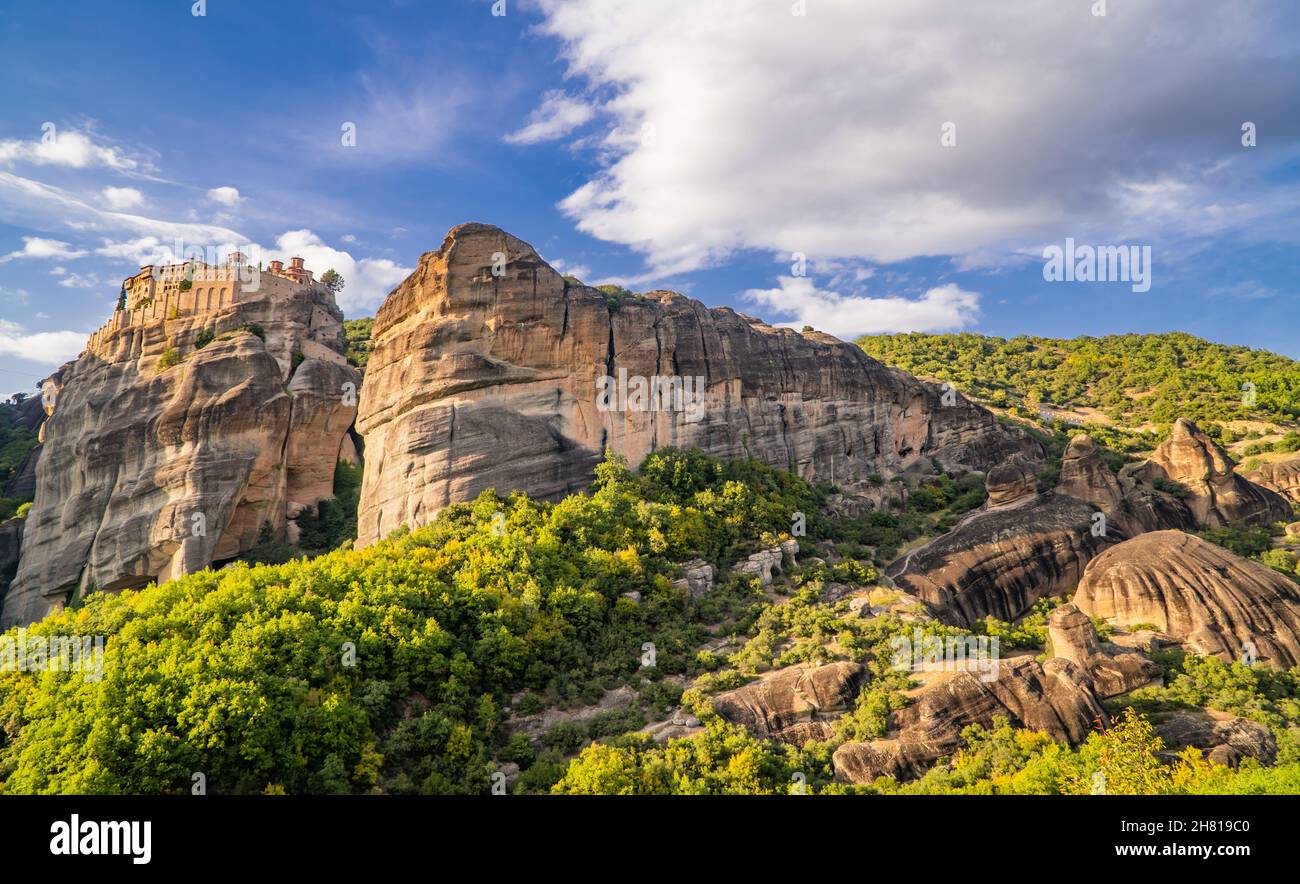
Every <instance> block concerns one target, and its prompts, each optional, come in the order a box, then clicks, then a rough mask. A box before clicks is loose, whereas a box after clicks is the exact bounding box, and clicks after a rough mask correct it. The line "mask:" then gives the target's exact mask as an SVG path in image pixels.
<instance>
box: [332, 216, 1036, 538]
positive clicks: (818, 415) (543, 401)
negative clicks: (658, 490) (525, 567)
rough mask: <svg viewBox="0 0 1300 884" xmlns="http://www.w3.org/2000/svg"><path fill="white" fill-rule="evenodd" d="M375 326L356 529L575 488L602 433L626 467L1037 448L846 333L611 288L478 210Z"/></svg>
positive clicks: (414, 522)
mask: <svg viewBox="0 0 1300 884" xmlns="http://www.w3.org/2000/svg"><path fill="white" fill-rule="evenodd" d="M373 341H374V349H373V352H372V353H371V355H370V358H369V361H368V363H367V366H366V376H365V382H364V391H363V395H362V398H361V413H360V415H359V416H358V421H357V427H358V429H359V430H360V432H361V433H362V435H364V436H365V439H366V445H367V447H368V448H369V449H370V450H373V451H382V452H383V457H382V459H372V460H371V461H370V462H369V463H368V465H367V469H366V472H365V478H364V482H363V487H362V493H361V506H360V509H359V513H358V520H359V526H358V532H359V540H358V542H359V543H360V544H362V545H364V544H367V543H371V542H374V541H375V540H377V539H379V538H381V537H383V536H385V535H387V534H388V533H389V532H391V531H393V530H394V529H396V528H398V527H399V526H402V525H407V526H410V527H415V526H418V525H420V524H424V523H426V522H428V521H429V520H430V519H432V518H433V516H434V515H435V514H436V513H437V512H438V510H440V509H442V508H443V507H445V506H447V505H448V504H450V503H454V502H457V501H464V500H468V499H472V498H473V497H475V496H476V495H477V494H478V493H479V492H481V491H483V490H484V489H486V488H496V489H497V491H498V492H501V493H505V492H508V491H512V490H520V491H524V492H527V493H528V494H530V495H531V496H533V497H538V498H556V497H559V496H562V495H565V494H568V493H571V492H574V491H577V490H580V489H582V488H584V487H586V486H587V485H588V484H589V483H590V482H591V480H592V477H593V470H594V468H595V466H596V464H597V463H598V462H599V460H600V458H601V457H602V453H603V452H604V451H605V450H606V449H609V450H612V451H613V452H615V453H618V454H621V455H624V456H625V457H626V458H627V460H628V461H629V463H631V464H632V465H634V466H635V465H637V464H639V463H640V462H641V460H642V459H643V458H644V457H645V456H646V455H647V454H649V453H650V452H652V451H655V450H656V449H660V448H665V447H668V446H676V447H681V448H698V449H701V450H703V451H704V452H706V453H708V454H711V455H715V456H719V457H744V456H746V455H752V456H754V457H756V458H759V459H761V460H763V461H765V462H767V463H769V464H773V465H776V466H779V467H781V468H782V469H785V468H789V469H792V470H795V471H797V472H798V474H799V475H801V476H804V477H805V478H808V479H812V480H814V481H817V482H827V483H833V484H835V485H839V486H842V487H844V488H846V489H849V490H853V489H854V488H855V487H857V486H859V485H863V486H866V485H868V484H869V483H868V481H867V480H868V478H869V477H871V476H872V475H873V474H875V475H877V476H884V477H890V476H893V475H897V474H898V473H900V472H901V471H903V470H905V469H907V468H909V467H914V466H916V465H918V464H923V465H926V466H928V465H929V464H930V463H931V462H938V463H939V464H941V465H943V466H944V468H945V469H960V468H971V469H978V470H981V471H982V470H986V469H988V468H989V467H991V466H992V465H994V464H996V463H999V462H1001V461H1003V460H1005V459H1006V458H1008V457H1010V456H1011V455H1012V454H1015V453H1024V454H1026V455H1028V456H1029V457H1030V458H1031V459H1032V458H1041V448H1040V446H1038V444H1037V443H1035V442H1033V441H1032V440H1031V439H1029V437H1028V436H1026V435H1025V434H1023V433H1022V432H1020V431H1016V430H1009V429H1005V428H1003V427H1002V426H1000V425H999V424H998V422H997V420H996V419H995V418H994V417H993V415H992V414H990V413H989V412H987V411H985V410H984V409H981V408H979V407H977V406H975V405H972V404H971V403H969V402H967V401H966V400H965V399H963V398H961V397H959V396H958V397H952V396H951V395H945V394H943V393H941V392H940V391H939V390H938V389H936V388H933V387H931V386H928V385H926V384H923V383H921V382H919V381H917V380H916V379H915V378H912V377H911V376H909V375H906V374H904V373H902V372H900V371H896V370H894V369H890V368H887V367H885V366H884V365H881V364H880V363H879V362H876V361H875V360H874V359H872V358H870V357H869V356H867V355H866V354H865V353H863V352H862V350H861V349H860V348H858V347H855V346H852V345H851V344H847V343H844V342H842V341H839V340H837V339H835V338H832V337H830V336H829V335H824V334H819V333H815V332H810V333H806V334H800V333H799V332H796V331H793V330H792V329H786V328H773V327H771V326H768V325H766V324H764V323H763V322H761V321H759V320H757V319H753V318H751V317H747V316H744V315H742V314H740V313H737V312H735V311H734V310H731V309H729V308H716V309H709V308H707V307H705V306H704V305H703V304H701V303H700V302H698V301H694V300H691V299H689V298H686V297H683V296H682V295H679V294H676V293H673V292H651V293H649V294H646V295H644V296H636V297H626V298H622V299H612V298H609V297H607V296H606V295H605V294H603V293H602V292H599V291H597V290H595V289H592V288H588V287H586V286H582V285H570V284H568V283H566V281H565V280H564V278H563V277H561V275H560V274H559V273H557V272H556V271H555V270H554V269H553V268H551V267H550V266H549V265H547V264H546V262H544V261H543V260H542V259H541V258H540V257H539V256H538V254H537V252H536V251H535V250H534V249H533V248H532V246H530V245H528V244H527V243H525V242H523V241H522V240H520V239H517V238H516V237H513V236H511V235H510V234H508V233H506V232H504V231H502V230H500V229H498V228H496V227H491V226H488V225H485V224H464V225H461V226H459V227H457V228H455V229H453V230H452V231H451V232H450V233H449V234H448V235H447V237H446V239H445V240H444V242H443V244H442V246H441V247H440V248H439V249H438V250H437V251H433V252H428V253H426V254H424V255H422V256H421V258H420V261H419V265H418V267H417V269H416V270H415V272H414V273H412V274H411V276H410V277H408V278H407V279H406V280H405V281H404V282H403V283H401V284H400V285H399V286H398V287H397V288H396V289H394V290H393V292H392V293H391V294H390V295H389V296H388V298H387V300H386V301H385V302H384V304H383V306H382V307H381V308H380V310H379V312H378V314H377V315H376V317H375V324H374V336H373ZM607 378H608V379H609V380H608V381H607V380H605V379H607ZM656 394H657V395H656Z"/></svg>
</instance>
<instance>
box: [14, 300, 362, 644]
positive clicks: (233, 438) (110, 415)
mask: <svg viewBox="0 0 1300 884" xmlns="http://www.w3.org/2000/svg"><path fill="white" fill-rule="evenodd" d="M137 319H138V317H137ZM341 320H342V315H341V313H340V312H339V311H338V309H337V307H335V305H334V298H333V295H332V294H330V292H329V291H328V290H326V289H324V288H323V287H315V288H311V289H309V290H304V291H302V292H300V293H299V294H298V295H295V296H292V297H285V296H284V295H283V294H281V295H275V296H273V295H271V294H269V293H267V294H264V295H260V296H258V295H253V296H251V297H250V298H249V299H247V300H242V301H237V302H235V303H230V304H225V305H224V306H222V307H221V308H219V309H217V310H215V311H208V312H204V313H196V314H192V315H184V316H180V315H171V316H167V315H161V314H160V315H157V317H156V318H155V319H150V320H148V321H144V322H138V321H136V322H132V323H123V324H122V325H121V327H114V325H115V324H113V323H110V325H109V326H106V328H105V330H101V332H98V333H96V336H95V339H94V341H95V343H94V346H93V348H92V349H90V350H88V351H87V352H86V353H84V354H83V355H82V356H81V357H80V358H79V359H78V360H76V361H75V362H72V363H69V364H68V365H65V366H64V367H63V368H62V369H60V370H59V372H57V373H56V374H55V375H54V377H53V378H52V379H51V382H50V384H49V385H48V387H49V388H50V390H51V392H52V398H53V400H54V404H52V405H47V410H48V411H50V412H51V414H50V417H49V418H48V420H47V421H46V422H45V424H44V425H43V426H42V428H41V432H42V436H43V440H44V444H43V446H42V453H41V457H40V460H39V463H38V466H37V476H36V496H35V501H34V503H33V506H32V509H31V512H30V514H29V516H28V518H27V525H26V527H25V531H24V537H23V548H22V558H21V562H20V564H19V567H18V574H17V577H16V578H15V580H14V582H13V585H12V586H11V587H10V591H9V593H8V596H7V597H6V600H5V605H4V613H3V617H2V618H0V620H3V623H4V625H6V626H7V625H11V624H15V623H26V622H30V621H32V620H34V619H37V618H40V617H42V616H44V615H45V614H46V613H47V612H48V611H50V610H51V609H57V608H59V607H60V606H62V605H63V604H64V603H65V602H66V601H67V600H68V599H69V598H70V597H72V596H73V595H74V594H80V593H85V592H86V591H89V590H92V589H99V590H117V589H122V588H128V587H137V586H142V585H144V584H146V583H149V582H151V581H154V580H159V581H161V580H166V579H169V578H171V577H175V576H177V575H180V574H185V573H190V572H192V571H195V570H198V569H201V568H204V567H206V566H208V565H209V564H211V563H213V562H220V561H223V560H226V559H230V558H234V557H237V556H239V555H241V554H243V553H245V552H247V551H248V550H249V549H251V548H252V547H253V546H254V545H255V544H256V543H257V542H258V539H259V537H261V536H264V534H265V532H268V531H269V532H270V534H271V535H272V536H274V537H280V538H283V537H284V536H285V534H286V532H287V530H288V521H289V519H290V518H291V517H292V516H293V515H296V510H300V509H301V508H302V507H303V506H306V505H310V504H313V503H315V502H316V501H317V500H319V499H321V498H322V497H328V496H330V494H331V493H332V492H331V480H330V479H327V478H326V476H327V475H328V476H329V477H332V475H333V470H334V464H335V461H336V460H337V458H338V455H339V451H340V448H341V445H342V442H343V439H344V437H345V436H346V433H347V429H348V426H349V425H350V423H351V422H352V418H353V415H354V413H355V410H356V383H357V382H358V380H359V378H358V377H357V375H356V373H355V372H354V371H353V370H352V369H351V368H349V367H348V366H347V365H346V359H345V357H344V356H343V355H342V354H343V353H344V351H345V347H346V343H345V338H344V336H343V330H342V321H341ZM209 338H214V339H212V340H211V341H210V342H207V341H208V339H209ZM204 342H206V343H205V344H204ZM174 359H179V361H176V362H175V363H174V364H170V365H169V363H171V362H172V361H173V360H174ZM348 385H350V386H348Z"/></svg>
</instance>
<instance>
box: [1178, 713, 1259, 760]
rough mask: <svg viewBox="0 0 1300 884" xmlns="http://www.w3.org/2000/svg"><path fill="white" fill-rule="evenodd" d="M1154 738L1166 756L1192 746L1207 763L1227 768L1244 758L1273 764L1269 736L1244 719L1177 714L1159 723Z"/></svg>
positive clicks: (1252, 722) (1255, 722)
mask: <svg viewBox="0 0 1300 884" xmlns="http://www.w3.org/2000/svg"><path fill="white" fill-rule="evenodd" d="M1156 734H1157V735H1158V736H1159V737H1160V738H1161V739H1162V740H1164V743H1165V749H1166V750H1167V751H1168V752H1176V751H1177V750H1179V749H1182V748H1184V747H1185V746H1194V747H1196V748H1197V749H1201V750H1204V751H1205V753H1206V757H1208V758H1209V759H1210V760H1211V761H1214V762H1217V763H1219V764H1226V765H1227V766H1229V767H1236V766H1237V765H1238V764H1239V763H1240V762H1241V759H1243V758H1246V757H1250V758H1256V759H1258V760H1259V762H1260V763H1261V764H1265V765H1271V764H1272V763H1273V762H1274V761H1276V760H1277V740H1276V739H1274V737H1273V732H1272V731H1270V730H1269V729H1268V728H1267V727H1265V726H1264V725H1262V724H1260V723H1259V722H1257V721H1251V720H1249V719H1246V718H1232V719H1228V720H1226V721H1216V720H1214V719H1213V718H1210V717H1209V716H1207V715H1203V714H1195V713H1188V712H1179V713H1175V714H1174V715H1172V716H1170V717H1169V718H1168V719H1167V720H1165V721H1164V722H1162V723H1161V724H1160V725H1159V726H1158V727H1157V728H1156Z"/></svg>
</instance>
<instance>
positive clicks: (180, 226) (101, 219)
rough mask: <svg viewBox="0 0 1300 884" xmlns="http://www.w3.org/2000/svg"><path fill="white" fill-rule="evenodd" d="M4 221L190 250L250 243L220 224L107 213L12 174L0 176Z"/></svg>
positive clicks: (4, 173)
mask: <svg viewBox="0 0 1300 884" xmlns="http://www.w3.org/2000/svg"><path fill="white" fill-rule="evenodd" d="M0 220H3V221H6V222H7V223H10V224H14V225H18V226H23V227H29V228H30V227H54V226H63V227H67V228H70V229H73V230H77V231H79V232H86V231H93V230H112V231H123V232H127V233H131V234H136V235H143V236H156V237H158V238H160V239H161V240H163V241H165V242H169V243H174V242H175V241H177V240H179V241H180V242H181V243H182V245H183V246H184V247H186V248H188V247H191V246H197V247H208V246H216V245H220V246H223V247H224V246H226V245H230V244H244V243H247V242H248V240H247V238H245V237H244V236H242V235H241V234H239V233H237V232H235V231H234V230H231V229H229V228H227V227H222V226H220V225H216V224H200V223H189V222H183V221H167V220H164V219H161V218H150V217H147V216H144V215H136V214H132V213H130V212H110V211H106V210H104V209H100V208H97V207H95V206H92V205H90V204H89V203H87V202H86V201H85V200H83V199H81V198H80V197H77V196H75V195H73V194H71V193H69V192H68V191H66V190H63V189H61V188H58V187H54V186H53V185H49V184H44V183H42V182H40V181H35V180H33V179H31V178H25V177H23V176H20V175H14V174H12V173H10V172H0Z"/></svg>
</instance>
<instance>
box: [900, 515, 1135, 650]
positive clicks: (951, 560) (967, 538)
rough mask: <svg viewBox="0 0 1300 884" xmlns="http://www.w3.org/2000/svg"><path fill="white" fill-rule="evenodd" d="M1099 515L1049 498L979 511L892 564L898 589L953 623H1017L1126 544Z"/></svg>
mask: <svg viewBox="0 0 1300 884" xmlns="http://www.w3.org/2000/svg"><path fill="white" fill-rule="evenodd" d="M1094 515H1095V511H1094V510H1093V508H1092V507H1091V506H1090V505H1088V504H1086V503H1084V502H1083V501H1080V500H1076V499H1075V498H1073V497H1068V496H1066V495H1063V494H1056V493H1052V492H1049V493H1047V494H1042V495H1035V496H1032V497H1029V498H1022V499H1021V500H1020V501H1019V502H1017V503H1013V504H1011V505H1003V506H1001V507H996V508H990V509H985V510H979V511H977V512H975V513H973V514H971V515H969V516H967V517H966V518H965V519H964V520H963V521H962V522H960V523H959V524H958V525H957V527H956V528H954V529H953V530H952V531H950V532H948V533H947V534H945V535H943V536H942V537H939V538H937V539H936V540H934V541H932V542H931V543H929V544H927V545H926V546H924V547H921V548H920V549H918V550H915V551H913V552H911V553H909V554H908V555H906V556H904V557H903V558H901V559H899V560H898V561H896V562H894V564H892V565H891V566H890V567H889V569H888V571H887V574H888V576H889V577H890V578H891V579H892V580H893V581H894V584H895V585H896V586H897V587H898V588H899V589H901V590H903V591H904V592H907V593H910V594H911V595H914V596H916V597H917V598H919V599H921V600H922V601H924V602H925V603H926V605H928V606H929V607H930V609H931V611H933V612H934V615H935V616H936V617H938V618H939V619H940V620H942V621H944V622H945V623H949V624H953V625H956V626H969V625H970V624H971V623H973V622H974V621H976V620H982V619H983V618H985V617H989V616H992V617H996V618H997V619H999V620H1015V619H1016V618H1018V617H1021V616H1023V615H1024V614H1025V613H1027V612H1028V611H1029V609H1030V608H1031V607H1033V604H1034V602H1036V601H1038V599H1040V598H1043V597H1044V596H1049V595H1057V594H1060V593H1062V592H1064V591H1066V590H1069V589H1073V588H1074V586H1075V585H1076V584H1077V583H1078V581H1079V578H1080V577H1081V576H1083V569H1084V567H1085V566H1086V565H1087V564H1088V562H1089V561H1090V560H1091V559H1092V558H1093V556H1095V555H1097V554H1098V553H1099V552H1101V550H1103V549H1105V548H1106V546H1108V545H1109V544H1112V543H1116V542H1118V541H1119V540H1122V539H1124V535H1123V534H1121V533H1120V531H1119V530H1118V529H1117V528H1115V527H1114V526H1108V529H1107V531H1106V533H1105V534H1101V533H1100V532H1097V531H1094V527H1095V526H1097V525H1098V523H1097V522H1096V521H1095V520H1094Z"/></svg>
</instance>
